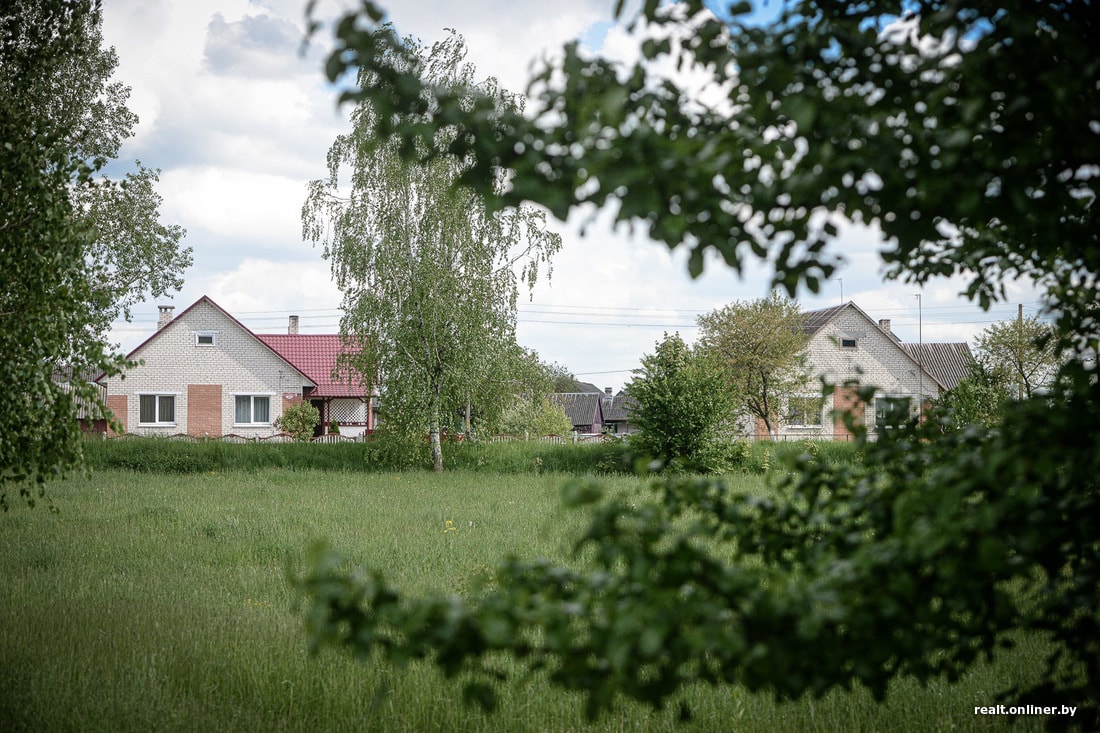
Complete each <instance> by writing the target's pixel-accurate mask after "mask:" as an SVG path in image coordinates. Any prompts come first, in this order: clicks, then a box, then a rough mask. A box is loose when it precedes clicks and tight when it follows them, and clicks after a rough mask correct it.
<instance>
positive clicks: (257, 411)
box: [233, 394, 271, 425]
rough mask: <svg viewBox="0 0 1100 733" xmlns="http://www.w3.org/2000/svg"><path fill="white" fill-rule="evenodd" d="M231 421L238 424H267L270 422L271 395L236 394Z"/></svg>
mask: <svg viewBox="0 0 1100 733" xmlns="http://www.w3.org/2000/svg"><path fill="white" fill-rule="evenodd" d="M233 422H234V423H236V424H238V425H255V424H263V425H266V424H269V423H270V422H271V397H270V396H268V395H248V394H239V395H237V397H236V400H235V411H234V416H233Z"/></svg>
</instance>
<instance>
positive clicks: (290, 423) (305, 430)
mask: <svg viewBox="0 0 1100 733" xmlns="http://www.w3.org/2000/svg"><path fill="white" fill-rule="evenodd" d="M320 422H321V415H320V414H319V413H318V412H317V408H316V407H314V406H313V405H311V404H309V403H308V402H295V403H294V404H292V405H290V406H288V407H287V408H286V409H285V410H283V414H282V415H280V416H279V417H277V418H275V427H276V428H278V429H279V430H282V431H283V432H284V433H290V434H291V435H293V436H294V439H295V440H298V441H305V440H309V439H310V437H312V436H313V431H314V430H315V429H316V428H317V425H318V423H320Z"/></svg>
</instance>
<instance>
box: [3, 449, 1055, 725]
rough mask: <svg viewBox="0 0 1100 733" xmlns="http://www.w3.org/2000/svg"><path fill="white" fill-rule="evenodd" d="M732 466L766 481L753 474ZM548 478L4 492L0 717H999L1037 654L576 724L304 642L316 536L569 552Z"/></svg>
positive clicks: (72, 721)
mask: <svg viewBox="0 0 1100 733" xmlns="http://www.w3.org/2000/svg"><path fill="white" fill-rule="evenodd" d="M736 480H738V481H743V482H744V483H745V484H746V486H745V488H746V489H747V490H750V491H764V490H765V489H764V487H763V481H762V479H760V478H758V477H748V476H745V477H740V478H737V479H736ZM562 481H563V477H562V476H560V475H552V474H550V475H542V476H537V475H497V474H484V473H477V474H475V473H464V472H461V471H459V472H453V473H448V474H445V475H443V476H440V477H436V476H433V475H431V474H428V473H418V472H410V473H390V474H349V473H337V472H308V471H289V470H280V469H265V470H262V471H258V472H230V473H223V474H202V475H190V476H161V475H149V474H136V473H127V472H110V471H101V472H97V473H96V474H95V475H94V476H93V477H92V478H91V479H79V480H73V481H67V482H63V483H58V484H54V485H52V486H51V487H50V490H49V492H50V495H51V496H52V497H53V500H54V504H55V506H56V507H57V509H58V512H57V513H50V512H48V511H47V510H46V509H45V507H44V506H43V505H42V504H39V506H38V508H36V509H33V510H30V509H27V508H26V507H25V506H23V505H21V504H18V503H16V505H15V506H14V507H13V508H12V509H11V510H10V511H8V512H7V513H4V514H0V731H13V730H42V731H69V730H71V731H97V730H102V731H151V730H157V731H163V730H202V731H207V732H209V731H253V730H255V731H282V730H287V731H368V730H378V731H418V730H439V731H464V730H470V731H474V730H476V731H496V730H499V731H516V730H523V731H527V730H539V731H567V730H616V731H621V730H637V731H651V730H676V731H697V730H698V731H709V730H714V731H730V730H738V731H803V730H804V731H860V730H862V731H883V730H947V729H952V730H1007V729H1009V728H1010V725H1009V721H1008V719H1007V718H999V717H990V716H975V715H974V712H973V709H974V706H976V705H991V704H993V703H994V693H995V692H996V691H997V690H1000V689H1003V688H1005V687H1008V686H1010V685H1011V684H1012V683H1014V682H1020V681H1022V680H1023V679H1026V678H1027V676H1028V675H1030V674H1031V673H1032V672H1033V670H1034V669H1035V668H1036V667H1037V666H1038V659H1039V656H1040V654H1041V650H1040V648H1039V645H1038V644H1036V643H1033V642H1032V641H1031V640H1028V639H1025V640H1024V641H1023V643H1021V644H1020V646H1019V647H1018V648H1017V649H1016V650H1014V651H1013V652H1012V653H1011V654H1010V655H1006V656H1005V657H1004V658H1003V659H1000V660H998V662H997V663H996V664H994V665H992V666H982V667H979V668H977V669H975V670H973V671H972V672H971V674H969V675H968V676H967V677H966V678H965V679H964V680H962V681H961V682H960V683H958V684H954V685H948V684H946V683H936V684H933V685H931V686H929V687H927V688H921V687H919V686H917V685H915V684H912V683H909V682H906V681H903V682H900V683H898V684H897V685H895V686H894V688H893V689H892V691H891V694H890V696H889V698H888V700H887V702H886V703H885V704H883V705H877V704H875V703H874V702H873V701H872V700H871V698H870V696H869V695H868V694H866V693H865V692H863V691H856V692H850V693H837V694H832V695H829V696H827V697H826V698H824V699H822V700H801V701H794V702H786V703H779V704H777V703H774V702H773V701H772V700H771V699H770V698H769V697H767V696H766V695H750V694H748V693H746V692H744V691H743V690H739V689H736V688H733V689H730V688H725V689H717V690H714V689H696V690H691V691H690V693H689V695H690V697H689V702H690V704H691V705H692V707H693V709H694V710H695V712H696V719H695V720H694V721H693V722H691V723H689V724H678V723H676V722H675V715H674V713H673V712H672V711H666V712H652V711H650V710H648V709H647V708H644V707H641V706H634V705H624V706H622V707H621V708H620V709H619V710H617V711H616V712H615V714H613V715H611V716H608V717H605V718H603V719H601V720H600V721H598V722H597V723H596V724H593V725H588V724H586V723H585V721H584V718H583V715H582V713H581V707H582V706H581V702H580V700H579V698H576V697H573V696H570V695H567V694H565V693H561V692H558V691H556V690H553V689H551V688H550V687H548V686H547V685H545V684H543V683H542V682H541V681H539V680H538V679H535V680H530V681H528V682H526V683H523V684H521V685H517V686H514V687H506V688H504V689H503V690H502V691H501V692H502V694H501V698H502V706H501V709H500V711H499V712H498V713H496V714H494V715H491V716H490V715H485V714H483V713H481V712H479V711H478V710H476V709H473V708H467V707H465V706H464V705H463V704H462V701H461V691H460V689H459V687H458V686H457V685H454V684H451V683H450V682H447V681H445V680H443V679H442V678H441V677H440V676H438V675H437V674H436V673H435V672H434V670H433V669H431V668H429V667H427V666H426V665H413V666H411V667H409V668H408V669H405V670H394V669H391V668H388V667H384V666H379V665H376V664H373V663H371V662H370V661H368V662H366V663H363V662H359V661H356V660H353V659H350V658H347V657H345V656H343V655H342V654H340V653H338V652H335V651H330V652H325V653H323V654H321V655H319V656H317V657H311V656H309V655H308V654H307V653H306V651H305V647H306V638H305V634H304V632H303V624H302V622H301V620H300V618H299V616H297V615H295V612H294V610H293V606H294V598H293V595H292V592H291V590H290V587H289V585H288V583H287V569H288V567H292V568H299V567H301V564H302V561H303V558H304V556H305V554H306V553H307V551H308V548H309V547H310V545H311V544H312V543H313V542H314V541H316V540H318V539H322V538H323V539H326V540H328V541H329V542H331V544H332V545H333V546H334V547H336V548H337V549H339V550H340V551H341V552H343V553H344V554H345V555H347V556H350V557H353V558H355V559H356V560H357V561H359V562H361V563H363V564H369V565H372V566H377V567H380V568H382V569H383V570H384V571H385V572H386V573H387V575H388V576H389V577H390V578H392V579H393V580H394V581H396V582H397V584H399V585H400V586H401V587H402V588H403V589H405V590H408V591H410V592H427V591H446V592H454V593H457V594H461V593H463V592H465V591H466V590H467V589H469V588H471V587H472V586H473V584H475V583H476V582H477V579H478V578H479V577H480V576H481V575H482V574H483V573H485V572H486V571H487V570H488V569H489V568H491V567H492V566H493V565H494V564H495V562H496V560H498V559H499V558H501V557H503V556H504V555H505V554H508V553H515V554H518V555H520V556H522V557H527V558H533V557H547V558H550V559H552V560H558V561H566V560H567V558H568V553H569V547H570V543H571V539H572V538H574V537H576V536H577V535H578V534H579V531H580V528H581V527H582V526H583V524H584V519H585V517H584V515H583V514H582V513H577V512H574V511H572V510H567V509H564V508H562V507H561V506H560V504H559V502H558V496H559V486H560V484H561V483H562ZM605 481H607V482H609V483H615V484H619V485H622V486H623V487H627V486H628V485H629V484H630V483H631V482H633V481H635V479H627V478H619V479H605ZM448 521H449V522H451V523H452V525H453V526H454V527H455V530H454V531H445V528H446V527H447V526H448V525H447V523H448ZM806 653H807V654H813V653H814V651H813V650H812V649H807V650H806ZM1062 702H1065V701H1062ZM1043 722H1044V720H1043V719H1042V718H1028V719H1021V720H1018V721H1017V722H1016V724H1015V726H1014V727H1013V729H1019V728H1023V729H1039V728H1041V727H1042V724H1043Z"/></svg>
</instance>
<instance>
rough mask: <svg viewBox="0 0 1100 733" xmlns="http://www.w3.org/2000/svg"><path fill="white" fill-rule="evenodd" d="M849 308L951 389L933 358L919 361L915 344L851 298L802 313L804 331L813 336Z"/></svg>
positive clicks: (938, 381) (941, 384)
mask: <svg viewBox="0 0 1100 733" xmlns="http://www.w3.org/2000/svg"><path fill="white" fill-rule="evenodd" d="M849 309H851V310H853V311H855V312H856V313H858V314H859V315H860V316H861V317H862V318H863V319H864V320H865V321H867V322H868V323H869V324H871V325H872V326H874V327H875V329H876V330H878V332H879V333H881V334H883V335H884V336H885V337H886V338H887V339H888V340H889V341H890V343H892V344H894V345H895V346H897V347H898V349H899V350H900V351H901V353H902V354H904V355H905V356H907V357H909V359H910V361H912V362H913V365H914V366H916V367H917V368H918V369H921V370H922V371H923V372H924V373H925V374H927V375H928V376H929V377H931V378H932V379H933V380H935V382H936V383H937V384H938V385H940V386H941V387H943V389H945V390H947V389H950V387H948V385H947V383H945V382H944V381H943V376H945V375H946V373H945V372H944V373H937V372H936V371H933V369H932V366H931V364H932V361H933V360H931V359H930V360H929V361H928V362H924V363H922V362H920V361H918V360H917V357H918V356H920V355H921V354H916V353H914V351H911V350H910V349H909V348H908V347H910V346H913V344H903V343H901V342H899V341H898V340H897V338H895V336H894V334H893V333H891V332H889V331H887V330H885V329H883V327H882V326H880V325H879V324H878V322H876V321H875V320H874V319H873V318H871V316H869V315H867V313H866V312H864V310H863V309H862V308H860V307H859V306H858V305H856V304H855V303H854V302H853V301H850V300H849V301H848V302H847V303H845V304H843V305H834V306H832V307H831V308H821V309H820V310H813V311H806V312H804V313H803V314H802V331H803V333H805V334H806V335H807V336H813V335H815V334H816V333H817V332H818V331H820V330H821V329H823V328H824V327H825V326H826V325H828V324H829V322H830V321H832V320H833V319H834V318H836V317H837V316H838V315H839V314H840V313H843V312H844V311H846V310H849ZM947 345H948V344H943V346H947ZM961 345H962V346H964V347H965V346H966V344H961ZM924 346H932V344H924ZM922 353H923V352H922ZM966 353H967V354H969V353H970V349H969V348H967V350H966ZM955 384H958V380H956V381H955Z"/></svg>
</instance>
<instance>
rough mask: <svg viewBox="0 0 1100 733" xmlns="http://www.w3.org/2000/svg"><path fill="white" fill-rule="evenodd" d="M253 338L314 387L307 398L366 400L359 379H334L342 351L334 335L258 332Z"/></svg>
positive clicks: (338, 338) (365, 393)
mask: <svg viewBox="0 0 1100 733" xmlns="http://www.w3.org/2000/svg"><path fill="white" fill-rule="evenodd" d="M256 338H258V339H259V340H260V341H262V342H263V343H264V344H265V345H266V346H267V347H268V348H269V349H271V350H272V351H274V352H275V353H276V354H278V355H279V356H281V357H282V358H283V359H285V360H286V361H287V362H288V363H290V364H292V365H293V366H294V367H295V368H296V369H297V370H298V371H300V372H301V373H302V374H305V375H306V376H307V377H309V379H310V380H311V381H312V382H313V383H314V384H316V385H317V389H315V390H314V391H313V392H311V393H310V395H309V396H310V397H366V396H367V394H368V392H369V388H368V387H365V386H363V385H362V384H361V383H360V382H359V381H358V380H356V381H354V382H352V383H349V382H348V378H347V377H334V376H333V371H334V370H335V368H336V360H337V358H338V357H339V356H340V354H341V353H342V351H343V346H342V345H341V343H340V337H339V336H338V335H336V334H310V333H300V334H285V333H258V334H256Z"/></svg>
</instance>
